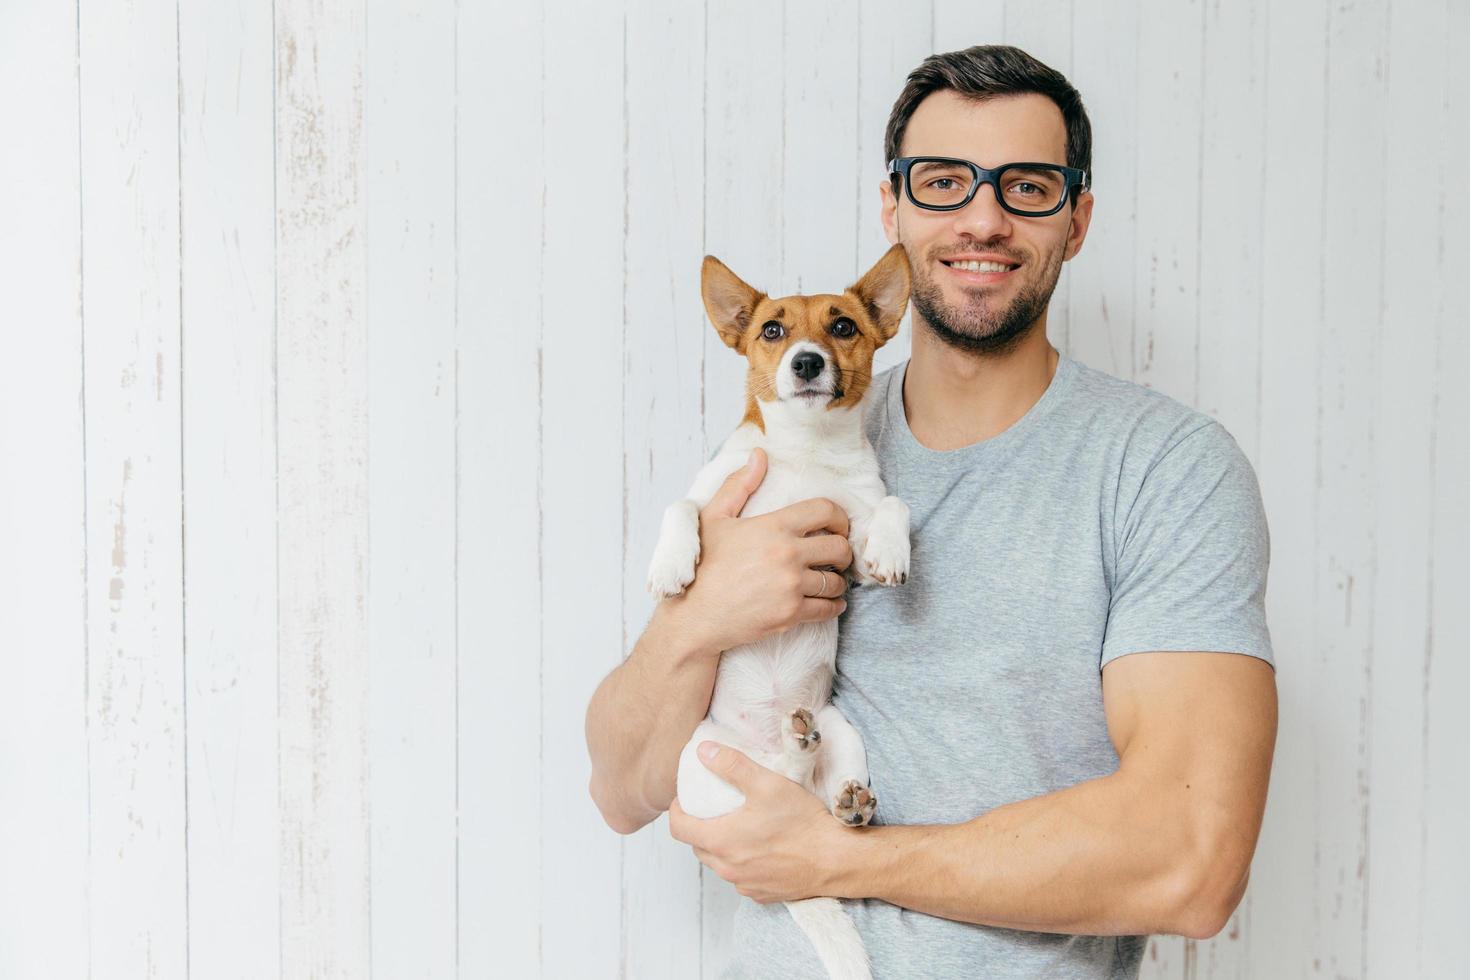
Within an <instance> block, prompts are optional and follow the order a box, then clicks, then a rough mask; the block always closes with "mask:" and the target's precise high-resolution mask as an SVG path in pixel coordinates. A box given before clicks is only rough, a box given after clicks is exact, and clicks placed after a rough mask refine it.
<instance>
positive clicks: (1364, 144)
mask: <svg viewBox="0 0 1470 980" xmlns="http://www.w3.org/2000/svg"><path fill="white" fill-rule="evenodd" d="M1389 29H1390V20H1389V16H1388V8H1387V5H1386V4H1367V5H1364V6H1361V7H1332V8H1329V10H1328V20H1327V91H1328V95H1327V99H1326V107H1325V108H1326V120H1327V123H1326V125H1327V143H1326V153H1325V155H1324V157H1323V174H1324V179H1323V184H1322V193H1323V196H1324V199H1325V201H1326V205H1325V207H1324V211H1323V214H1324V219H1323V238H1324V239H1326V240H1327V241H1329V242H1334V243H1338V244H1337V247H1336V248H1334V249H1332V250H1331V251H1330V252H1329V254H1328V256H1327V259H1326V262H1325V264H1324V269H1323V274H1322V280H1321V283H1320V287H1321V304H1322V328H1323V333H1322V348H1321V355H1320V357H1319V359H1318V361H1317V365H1318V370H1319V377H1320V383H1321V388H1320V389H1319V391H1318V402H1317V412H1318V418H1319V420H1320V423H1319V424H1320V426H1321V435H1320V440H1319V441H1318V443H1317V472H1318V479H1319V481H1320V482H1319V486H1318V491H1317V500H1316V507H1315V515H1314V516H1315V518H1316V529H1317V554H1316V576H1315V588H1314V590H1313V593H1312V606H1311V608H1312V614H1313V617H1314V621H1315V623H1316V627H1317V654H1318V663H1317V665H1316V671H1317V673H1316V676H1315V677H1314V683H1313V684H1312V689H1313V691H1314V692H1315V695H1316V699H1317V704H1316V706H1315V710H1314V712H1313V714H1314V721H1315V726H1314V732H1313V736H1314V739H1315V741H1316V745H1317V751H1318V760H1317V764H1316V765H1315V766H1314V770H1315V771H1314V776H1315V777H1316V778H1315V780H1314V789H1315V804H1316V807H1317V823H1318V827H1317V834H1316V840H1315V841H1314V845H1315V846H1316V847H1317V848H1318V851H1317V854H1318V860H1317V863H1316V865H1315V867H1314V869H1313V877H1312V881H1313V893H1314V894H1316V895H1317V896H1318V897H1319V899H1320V905H1319V908H1318V914H1317V921H1316V922H1315V923H1314V926H1315V930H1314V933H1315V934H1314V937H1313V938H1314V940H1315V944H1314V945H1315V948H1314V949H1313V958H1314V959H1320V960H1321V962H1322V966H1323V969H1324V970H1327V971H1330V972H1333V973H1344V974H1348V975H1360V974H1362V973H1363V972H1364V971H1365V970H1366V969H1367V968H1368V965H1369V964H1368V952H1367V942H1368V936H1369V932H1370V924H1371V921H1372V913H1373V908H1372V906H1371V904H1370V902H1369V898H1370V892H1369V881H1370V877H1371V874H1372V871H1373V862H1372V860H1371V857H1372V852H1371V850H1370V847H1371V841H1370V838H1369V833H1370V829H1371V828H1370V824H1369V818H1370V815H1371V813H1372V808H1373V799H1372V797H1373V789H1372V781H1373V771H1372V765H1371V763H1372V757H1371V754H1370V740H1371V738H1372V730H1373V719H1374V717H1375V716H1376V714H1377V712H1379V711H1385V710H1390V709H1388V708H1385V706H1383V705H1382V704H1381V703H1379V702H1377V701H1376V700H1375V698H1374V683H1375V677H1374V675H1375V671H1374V660H1375V657H1374V644H1373V640H1374V624H1375V620H1376V617H1377V610H1376V609H1375V608H1374V605H1373V598H1374V596H1375V594H1377V591H1378V544H1377V540H1376V534H1375V528H1374V527H1373V521H1372V517H1373V514H1374V513H1375V511H1376V508H1377V506H1378V501H1377V498H1378V482H1377V479H1376V477H1375V470H1376V469H1377V467H1378V466H1379V461H1380V455H1379V453H1380V450H1381V447H1380V446H1379V444H1378V439H1377V438H1375V431H1374V430H1375V424H1374V420H1375V418H1376V417H1377V415H1378V414H1379V412H1380V411H1382V410H1383V409H1384V408H1385V406H1383V405H1381V404H1379V400H1378V388H1377V385H1376V384H1375V381H1376V375H1377V369H1378V364H1379V359H1380V357H1381V356H1382V349H1383V341H1382V330H1381V327H1382V322H1383V314H1384V308H1383V300H1384V275H1385V262H1386V261H1387V260H1388V259H1389V258H1390V256H1389V253H1388V252H1387V251H1386V250H1385V247H1384V240H1383V239H1384V233H1385V230H1386V228H1387V222H1386V193H1387V190H1388V185H1387V184H1386V183H1385V182H1375V183H1373V184H1370V185H1367V186H1365V184H1364V182H1363V181H1362V179H1361V177H1360V176H1359V173H1360V172H1361V171H1359V170H1358V167H1357V166H1353V165H1352V164H1349V163H1348V161H1354V162H1356V163H1357V165H1358V166H1362V167H1366V168H1368V169H1370V170H1377V171H1380V172H1381V171H1382V168H1383V164H1384V162H1385V160H1386V152H1387V142H1386V140H1385V136H1386V123H1387V114H1388V112H1387V110H1388V106H1387V98H1386V96H1387V81H1388V77H1387V69H1388V63H1387V53H1388V52H1387V34H1388V31H1389ZM1344 164H1347V165H1344ZM1349 255H1350V256H1351V259H1350V260H1348V261H1344V259H1345V258H1346V257H1347V256H1349ZM1383 669H1388V664H1387V663H1385V664H1384V665H1383V667H1381V668H1380V670H1383ZM1395 764H1397V763H1395ZM1384 844H1385V847H1386V848H1387V846H1388V845H1389V844H1390V842H1388V841H1385V842H1384ZM1388 853H1390V852H1389V851H1387V850H1385V856H1386V855H1387V854H1388Z"/></svg>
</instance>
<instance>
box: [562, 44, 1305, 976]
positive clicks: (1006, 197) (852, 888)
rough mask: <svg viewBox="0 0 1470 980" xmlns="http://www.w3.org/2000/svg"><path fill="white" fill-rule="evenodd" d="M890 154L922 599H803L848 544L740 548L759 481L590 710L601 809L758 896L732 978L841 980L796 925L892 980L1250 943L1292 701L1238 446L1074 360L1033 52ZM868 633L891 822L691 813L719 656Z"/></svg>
mask: <svg viewBox="0 0 1470 980" xmlns="http://www.w3.org/2000/svg"><path fill="white" fill-rule="evenodd" d="M886 150H887V156H888V159H889V161H890V163H889V168H890V171H891V172H890V175H889V179H888V180H887V181H886V182H885V183H884V184H883V185H882V187H881V189H880V193H881V194H882V197H883V209H882V216H883V226H884V229H885V231H886V232H887V234H888V238H889V240H890V241H892V242H899V243H902V244H903V246H904V248H905V250H906V252H907V254H908V257H909V260H910V264H911V266H912V269H913V279H914V290H913V324H914V336H913V354H912V357H911V358H910V360H909V361H907V362H906V363H904V364H901V365H899V366H897V367H895V368H893V369H891V370H890V371H888V372H885V373H884V374H882V375H880V376H879V377H877V378H875V379H874V381H873V384H872V387H871V389H870V394H869V395H868V401H867V402H866V403H865V410H866V416H865V418H866V425H867V432H868V437H869V439H870V440H871V441H872V443H873V445H874V448H875V450H876V451H877V454H878V459H879V462H880V466H881V469H882V476H883V480H884V483H885V485H886V486H887V488H888V490H889V492H890V493H893V494H895V495H896V496H898V497H900V498H901V499H903V500H904V501H905V502H906V503H907V504H908V506H909V508H910V511H911V526H912V542H913V563H912V567H911V572H910V576H909V580H908V582H907V584H906V585H904V586H901V587H898V588H893V589H884V588H879V587H871V586H868V587H862V588H855V589H852V590H851V591H850V594H849V595H848V604H847V605H846V606H844V603H843V600H842V599H840V598H837V599H834V598H829V597H828V596H825V595H820V594H819V595H816V596H809V595H808V596H801V595H795V596H785V595H773V594H772V588H771V586H770V584H769V583H771V582H773V581H784V580H785V579H786V577H787V576H784V575H783V574H782V573H783V572H784V571H791V572H793V573H794V572H796V571H800V570H803V569H804V568H806V567H808V565H815V564H818V562H816V561H811V560H810V558H809V556H810V554H811V551H810V549H804V548H802V547H800V546H799V542H800V541H801V540H802V538H803V536H804V534H805V533H806V532H807V531H808V530H809V529H810V528H812V527H813V526H815V525H816V524H817V523H824V524H825V529H826V530H830V531H833V532H835V533H837V534H845V533H846V530H847V525H846V520H845V516H844V515H842V514H841V513H840V512H837V513H830V514H825V515H824V514H823V513H819V512H818V511H819V510H820V507H819V505H817V504H813V503H812V502H804V503H802V504H796V505H793V506H792V507H790V508H787V509H786V510H785V511H777V512H774V513H772V514H768V515H764V516H762V517H756V518H750V519H740V518H738V517H737V516H736V515H738V514H739V512H740V509H741V507H742V506H743V504H744V502H745V500H746V498H747V497H748V496H749V494H750V493H751V492H752V491H753V490H754V488H755V487H756V486H758V485H759V482H760V479H761V477H762V475H763V473H764V459H763V458H762V457H761V456H760V454H759V452H757V453H756V454H755V458H754V459H753V460H752V464H751V466H750V467H748V468H747V469H746V470H744V471H742V472H741V473H737V474H735V475H734V476H732V477H731V478H730V480H729V481H727V483H726V485H725V486H724V487H723V488H722V489H721V491H720V493H719V494H718V495H717V496H716V497H715V498H714V500H713V501H711V503H710V504H709V505H708V507H706V508H705V510H704V511H703V512H702V513H701V542H702V549H703V555H702V558H701V562H700V565H699V571H698V575H697V576H696V578H695V581H694V583H693V584H692V585H691V586H690V588H689V589H688V591H687V592H686V593H685V595H683V596H680V597H678V598H677V599H669V600H665V601H664V602H662V603H660V605H659V607H658V608H657V610H656V611H655V613H654V616H653V619H652V620H651V622H650V623H649V626H648V629H647V630H646V631H645V633H644V635H643V636H642V637H641V638H640V639H639V641H638V644H637V645H636V646H635V648H634V650H633V652H632V654H631V655H630V656H629V658H628V659H627V661H625V662H624V663H623V664H622V665H621V666H620V667H619V668H618V669H617V670H615V671H614V672H613V673H612V674H610V675H609V676H608V678H607V679H606V680H605V681H604V682H603V684H602V685H601V687H599V689H598V691H597V693H596V694H595V695H594V697H593V701H592V704H591V705H590V707H589V709H588V717H587V737H588V747H589V751H590V753H591V756H592V761H593V778H592V785H591V792H592V796H593V798H594V800H595V801H596V802H597V805H598V806H599V808H600V809H601V811H602V813H603V814H604V816H605V817H606V819H607V820H608V822H609V824H610V825H611V826H613V827H614V828H615V829H617V830H619V831H620V832H623V833H630V832H632V831H633V830H636V829H637V828H638V827H640V826H642V825H643V824H645V823H647V822H648V821H649V820H651V819H653V818H654V817H655V816H656V815H657V814H658V813H660V812H662V811H663V810H665V809H669V811H670V821H669V824H670V830H671V832H672V833H673V835H674V836H675V837H676V838H678V839H679V840H681V841H685V842H687V843H689V844H690V845H691V847H692V848H693V850H694V853H695V854H696V855H697V856H698V857H699V858H700V860H702V861H703V862H704V863H705V864H706V865H708V866H709V867H710V868H712V869H713V870H714V871H715V872H716V873H717V874H719V875H721V876H722V877H724V878H726V879H727V880H729V881H731V882H733V883H734V884H735V886H736V887H737V888H738V889H739V890H740V892H741V894H743V895H746V896H748V897H749V898H750V899H751V901H747V902H744V903H742V906H741V908H740V911H739V914H738V917H737V922H736V924H735V939H734V943H733V946H734V948H735V950H736V960H735V962H734V963H733V964H732V965H731V968H730V972H729V973H728V974H727V976H735V977H774V976H820V975H821V968H820V965H819V964H818V963H817V961H816V959H815V954H814V953H813V951H812V948H811V946H810V944H809V943H808V942H807V940H806V938H805V936H804V935H803V934H802V933H801V932H800V931H799V930H797V929H796V927H795V924H794V923H793V921H792V920H791V918H790V915H789V914H788V913H787V911H786V909H785V908H784V907H783V906H782V905H780V904H773V903H778V902H779V901H781V900H786V899H795V898H805V897H809V896H813V895H835V896H838V897H842V898H846V899H850V901H847V902H844V905H845V907H846V908H847V909H848V911H849V913H850V914H851V915H852V917H853V920H854V921H855V923H856V924H857V927H858V930H859V932H860V933H861V935H862V937H863V939H864V942H865V944H866V946H867V949H868V953H869V956H870V957H871V960H872V964H873V975H874V976H875V977H880V978H885V977H926V978H931V977H933V978H938V977H979V976H983V977H1002V978H1011V977H1015V978H1020V977H1089V978H1092V977H1096V978H1116V977H1134V976H1137V974H1138V968H1139V963H1140V960H1141V958H1142V954H1143V949H1144V946H1145V943H1146V940H1147V936H1148V934H1150V933H1155V932H1160V933H1174V934H1180V935H1185V936H1191V937H1194V938H1201V939H1203V938H1207V937H1210V936H1213V935H1214V934H1215V933H1217V932H1218V931H1219V930H1220V929H1221V928H1222V927H1223V925H1224V924H1225V922H1226V921H1227V920H1228V918H1229V916H1230V914H1231V913H1232V911H1233V910H1234V908H1235V907H1236V905H1237V904H1238V903H1239V901H1240V899H1241V896H1242V895H1243V894H1244V891H1245V887H1246V880H1247V876H1248V872H1249V867H1250V861H1251V856H1252V854H1253V853H1254V849H1255V845H1256V839H1257V836H1258V834H1259V831H1260V825H1261V818H1262V814H1263V811H1264V807H1265V799H1266V790H1267V783H1268V779H1269V774H1270V768H1271V756H1272V752H1273V748H1274V744H1275V736H1276V688H1275V673H1274V662H1273V659H1272V650H1271V641H1270V636H1269V633H1268V631H1267V627H1266V620H1265V607H1264V598H1265V588H1266V575H1267V564H1268V560H1269V537H1268V533H1267V527H1266V520H1265V514H1264V512H1263V509H1262V506H1261V499H1260V492H1259V488H1258V486H1257V483H1256V478H1255V474H1254V472H1253V471H1252V469H1251V466H1250V463H1249V462H1248V461H1247V459H1246V458H1245V456H1244V455H1243V454H1242V452H1241V451H1240V449H1239V447H1238V446H1237V444H1236V443H1235V441H1234V439H1233V438H1232V437H1231V436H1230V434H1229V433H1228V432H1227V431H1226V430H1225V429H1224V428H1223V427H1222V426H1221V425H1220V424H1219V423H1218V422H1216V421H1214V420H1213V419H1211V418H1209V417H1208V416H1206V415H1203V414H1201V413H1200V412H1198V411H1195V410H1193V409H1190V408H1189V407H1187V406H1184V405H1182V404H1180V403H1179V402H1177V401H1174V400H1173V399H1171V398H1168V397H1167V396H1165V395H1162V394H1160V393H1158V392H1155V391H1152V390H1150V389H1147V388H1144V387H1141V386H1139V385H1136V384H1133V383H1131V382H1128V381H1124V380H1120V379H1117V378H1113V377H1111V376H1109V375H1106V374H1104V373H1102V372H1099V371H1096V370H1093V369H1091V368H1089V367H1087V366H1085V365H1083V364H1081V363H1079V362H1077V361H1074V360H1072V359H1071V358H1068V357H1067V356H1066V355H1064V354H1062V353H1060V352H1059V351H1057V350H1056V349H1055V348H1053V347H1052V346H1051V344H1050V343H1049V342H1048V340H1047V335H1046V320H1047V308H1048V304H1049V302H1050V299H1051V296H1052V293H1053V290H1054V289H1055V287H1056V283H1057V279H1058V276H1059V274H1060V271H1061V266H1062V263H1063V262H1066V261H1069V260H1071V259H1073V258H1074V257H1075V256H1076V255H1077V254H1078V252H1079V250H1080V249H1081V247H1082V243H1083V241H1084V239H1085V238H1086V236H1087V228H1088V224H1089V222H1090V220H1091V217H1092V209H1093V195H1092V192H1091V190H1090V174H1091V159H1090V155H1091V133H1090V126H1089V123H1088V119H1087V115H1086V112H1085V110H1084V109H1083V106H1082V102H1081V99H1080V97H1079V96H1078V94H1077V92H1076V90H1075V89H1074V88H1073V87H1072V86H1071V85H1070V84H1069V83H1068V82H1067V80H1066V79H1065V78H1064V77H1063V76H1061V75H1060V74H1059V73H1057V72H1055V71H1053V70H1052V69H1050V68H1048V67H1046V66H1045V65H1043V64H1041V63H1040V62H1038V61H1036V60H1035V59H1034V58H1031V57H1030V56H1029V55H1027V54H1026V53H1025V52H1023V51H1020V50H1018V49H1016V48H1011V47H1000V46H982V47H975V48H970V49H967V50H965V51H958V52H952V53H948V54H942V55H934V56H932V57H930V58H928V59H926V60H925V61H924V63H923V64H922V65H920V66H919V67H918V68H917V69H915V71H914V72H912V73H911V74H910V75H909V78H908V82H907V84H906V86H905V88H904V89H903V91H902V92H901V93H900V95H899V97H898V100H897V102H896V103H895V105H894V108H893V113H892V116H891V117H890V119H889V124H888V131H887V140H886ZM1087 328H1088V327H1087V325H1086V324H1085V323H1084V324H1081V325H1080V326H1079V329H1087ZM847 557H848V559H849V560H850V555H849V556H847ZM786 564H789V565H791V566H792V568H791V569H784V568H782V567H781V566H783V565H786ZM789 578H790V579H791V580H792V581H799V580H800V576H798V575H796V574H791V575H790V576H789ZM788 600H789V601H788ZM838 614H842V621H841V640H840V646H839V651H838V658H837V677H836V681H835V689H834V696H833V697H834V701H835V703H836V704H837V705H838V706H839V707H840V708H841V710H842V712H843V713H844V714H845V715H846V716H847V717H848V718H849V719H850V720H851V721H852V723H853V724H854V726H856V728H857V729H858V730H859V731H860V732H861V733H862V735H863V738H864V740H865V743H866V746H867V752H868V763H869V769H870V771H871V773H872V782H873V787H874V789H875V791H876V793H877V796H878V808H877V812H876V814H875V817H874V820H873V823H872V825H871V826H869V827H866V828H861V829H851V828H846V827H843V826H840V825H839V824H838V823H837V822H836V821H835V820H833V819H832V817H831V816H830V815H829V814H828V813H827V811H826V809H825V807H824V805H823V804H822V802H821V801H819V800H817V799H816V798H815V797H813V796H812V795H811V794H809V793H807V792H806V791H805V790H804V789H802V788H801V787H799V786H797V785H796V784H795V783H792V782H790V781H788V780H786V779H784V778H783V777H781V776H778V775H776V774H774V773H771V772H769V771H768V770H765V769H762V768H761V767H759V766H757V765H755V764H754V763H752V762H750V760H748V759H747V758H745V757H744V756H743V755H741V754H740V753H739V752H737V751H735V750H733V749H729V748H720V747H718V746H715V745H713V744H707V745H706V746H705V748H706V749H708V750H710V751H709V752H708V753H702V754H703V755H704V756H705V760H706V761H705V764H706V765H707V766H709V767H710V768H711V769H712V770H714V771H715V772H717V773H719V774H720V775H722V776H723V777H724V778H726V779H727V780H729V781H730V782H731V783H733V784H735V785H736V786H737V787H738V788H740V789H741V790H742V791H743V792H744V794H745V797H746V803H745V805H744V806H742V807H741V808H739V809H738V810H736V811H734V812H732V813H730V814H728V815H726V816H723V817H718V818H715V819H712V820H696V819H693V818H691V817H689V816H688V815H686V814H684V813H682V812H681V811H680V810H679V808H678V805H677V803H675V802H674V773H675V769H676V765H677V758H678V755H679V750H680V748H682V746H683V744H684V742H685V741H687V739H688V738H689V736H690V734H691V733H692V732H693V730H694V728H695V726H696V725H697V724H698V722H699V720H700V719H701V718H702V717H703V715H704V713H705V711H706V709H707V707H708V705H709V694H710V689H711V686H712V684H713V682H714V676H715V668H716V664H717V662H718V656H719V652H720V651H721V650H725V649H729V648H731V647H733V646H735V645H738V644H740V643H744V642H747V641H749V640H752V639H754V638H756V637H758V636H761V635H765V634H766V633H768V632H771V631H773V630H776V629H781V628H786V627H788V626H790V625H791V624H792V623H794V622H796V621H798V620H800V619H803V618H823V617H828V616H832V615H838Z"/></svg>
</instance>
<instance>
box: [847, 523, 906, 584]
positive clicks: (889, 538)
mask: <svg viewBox="0 0 1470 980" xmlns="http://www.w3.org/2000/svg"><path fill="white" fill-rule="evenodd" d="M861 555H862V557H861V558H859V559H858V563H859V565H860V566H861V568H862V573H863V575H864V576H865V577H866V578H868V579H869V580H871V581H874V582H877V583H878V584H879V585H902V584H904V583H905V582H907V581H908V578H909V538H908V535H907V534H904V533H902V532H900V531H899V530H897V529H895V528H894V527H893V525H892V524H888V523H884V522H880V521H875V522H873V526H872V527H871V528H870V529H869V530H868V538H867V540H866V541H864V542H863V546H862V552H861Z"/></svg>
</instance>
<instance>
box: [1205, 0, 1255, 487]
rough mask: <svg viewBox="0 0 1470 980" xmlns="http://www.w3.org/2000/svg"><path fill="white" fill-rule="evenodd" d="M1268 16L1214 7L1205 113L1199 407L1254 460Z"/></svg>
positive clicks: (1244, 5) (1251, 6) (1249, 6)
mask: <svg viewBox="0 0 1470 980" xmlns="http://www.w3.org/2000/svg"><path fill="white" fill-rule="evenodd" d="M1265 24H1266V11H1265V10H1264V9H1263V5H1262V4H1261V3H1260V2H1259V0H1247V2H1239V3H1230V4H1224V3H1219V4H1209V5H1207V6H1206V7H1205V25H1204V54H1205V61H1204V67H1203V81H1202V87H1203V92H1204V98H1203V105H1202V106H1201V107H1200V112H1199V115H1200V117H1201V123H1200V128H1201V132H1200V146H1201V153H1200V173H1199V180H1200V187H1199V199H1200V204H1199V215H1200V227H1199V255H1198V261H1199V363H1198V366H1197V368H1196V371H1197V376H1198V378H1199V389H1198V399H1199V405H1198V407H1199V409H1200V411H1202V412H1204V413H1206V414H1207V415H1211V416H1213V417H1214V418H1216V419H1218V420H1219V421H1220V422H1221V424H1223V425H1224V426H1225V428H1226V429H1228V430H1229V431H1230V434H1231V435H1233V436H1234V437H1235V440H1236V442H1238V443H1240V447H1241V449H1242V450H1244V451H1245V454H1246V455H1247V456H1248V457H1250V458H1251V459H1252V460H1254V459H1257V458H1258V447H1259V445H1260V440H1261V432H1260V429H1261V406H1260V360H1261V335H1262V333H1263V331H1264V330H1265V325H1264V324H1263V322H1262V320H1261V276H1262V271H1263V270H1262V267H1261V255H1262V252H1261V228H1262V227H1263V225H1264V222H1265V213H1264V211H1265V184H1266V181H1267V180H1268V179H1270V175H1269V174H1267V172H1266V167H1265V160H1266V155H1267V153H1268V148H1267V147H1266V146H1265V145H1264V135H1265V134H1264V133H1263V132H1262V128H1261V122H1262V120H1263V119H1264V118H1265V112H1266V106H1265V94H1266V88H1265V67H1266V65H1265V57H1266V33H1265Z"/></svg>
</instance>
